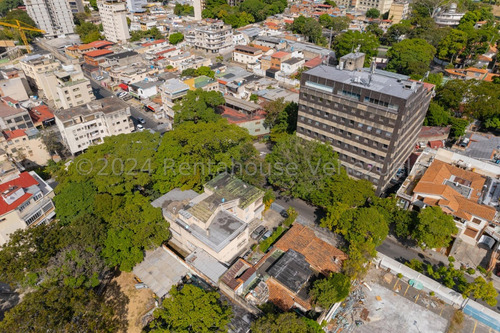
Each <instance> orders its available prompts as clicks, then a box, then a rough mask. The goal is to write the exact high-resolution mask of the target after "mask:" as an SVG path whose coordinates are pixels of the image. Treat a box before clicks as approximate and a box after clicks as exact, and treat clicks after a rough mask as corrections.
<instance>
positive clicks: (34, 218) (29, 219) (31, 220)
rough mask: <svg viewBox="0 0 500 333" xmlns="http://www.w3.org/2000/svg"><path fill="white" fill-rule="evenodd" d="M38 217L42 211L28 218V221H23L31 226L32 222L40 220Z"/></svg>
mask: <svg viewBox="0 0 500 333" xmlns="http://www.w3.org/2000/svg"><path fill="white" fill-rule="evenodd" d="M40 216H42V211H41V210H39V211H38V212H36V213H35V214H33V215H31V216H30V218H28V219H26V220H25V222H26V224H27V225H31V224H33V222H35V221H36V220H38V219H39V218H40Z"/></svg>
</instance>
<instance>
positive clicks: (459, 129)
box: [450, 117, 469, 139]
mask: <svg viewBox="0 0 500 333" xmlns="http://www.w3.org/2000/svg"><path fill="white" fill-rule="evenodd" d="M450 124H451V129H450V136H451V137H452V138H455V139H456V138H459V137H461V136H463V135H465V130H466V129H467V126H469V121H468V120H467V119H463V118H455V117H451V118H450Z"/></svg>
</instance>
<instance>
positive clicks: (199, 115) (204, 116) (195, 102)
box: [173, 89, 225, 125]
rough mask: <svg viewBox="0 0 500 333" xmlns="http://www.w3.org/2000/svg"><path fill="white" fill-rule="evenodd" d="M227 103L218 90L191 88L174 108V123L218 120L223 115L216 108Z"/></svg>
mask: <svg viewBox="0 0 500 333" xmlns="http://www.w3.org/2000/svg"><path fill="white" fill-rule="evenodd" d="M224 103H225V100H224V97H223V96H222V95H221V94H220V93H219V92H217V91H203V90H202V89H197V90H190V91H188V93H187V95H186V96H184V97H183V98H182V99H181V100H180V101H179V102H177V103H176V104H175V105H174V107H173V109H174V111H175V117H174V124H176V125H177V124H181V123H183V122H187V121H190V122H191V121H192V122H194V123H195V124H196V123H199V122H204V123H208V122H216V121H218V120H219V119H221V116H220V115H219V114H217V113H216V112H215V108H216V107H217V106H219V105H222V104H224Z"/></svg>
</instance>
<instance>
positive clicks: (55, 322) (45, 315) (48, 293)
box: [0, 286, 119, 332]
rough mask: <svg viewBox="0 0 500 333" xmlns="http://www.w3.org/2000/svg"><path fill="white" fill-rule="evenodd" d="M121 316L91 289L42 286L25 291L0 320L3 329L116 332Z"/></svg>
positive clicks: (19, 330)
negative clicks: (17, 302)
mask: <svg viewBox="0 0 500 333" xmlns="http://www.w3.org/2000/svg"><path fill="white" fill-rule="evenodd" d="M118 328H119V323H118V316H116V314H115V313H114V311H113V309H112V308H111V307H110V306H108V305H107V304H106V303H105V302H104V300H103V298H102V297H101V296H98V295H96V294H95V293H94V292H93V291H92V290H86V289H83V288H71V287H60V286H58V287H48V288H46V287H43V288H40V289H38V290H36V291H33V292H29V293H27V294H26V295H24V297H23V300H22V301H21V303H20V304H18V305H16V306H15V307H14V308H12V309H11V310H9V311H8V312H7V313H6V314H5V318H4V319H3V321H1V322H0V331H2V332H115V331H117V330H118Z"/></svg>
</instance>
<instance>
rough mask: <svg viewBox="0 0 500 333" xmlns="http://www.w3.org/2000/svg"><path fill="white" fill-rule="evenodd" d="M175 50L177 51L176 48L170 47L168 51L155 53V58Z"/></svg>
mask: <svg viewBox="0 0 500 333" xmlns="http://www.w3.org/2000/svg"><path fill="white" fill-rule="evenodd" d="M175 50H177V48H175V47H172V48H170V49H167V50H163V51H160V52H158V53H156V55H157V56H159V55H161V54H165V53H168V52H172V51H175Z"/></svg>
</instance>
